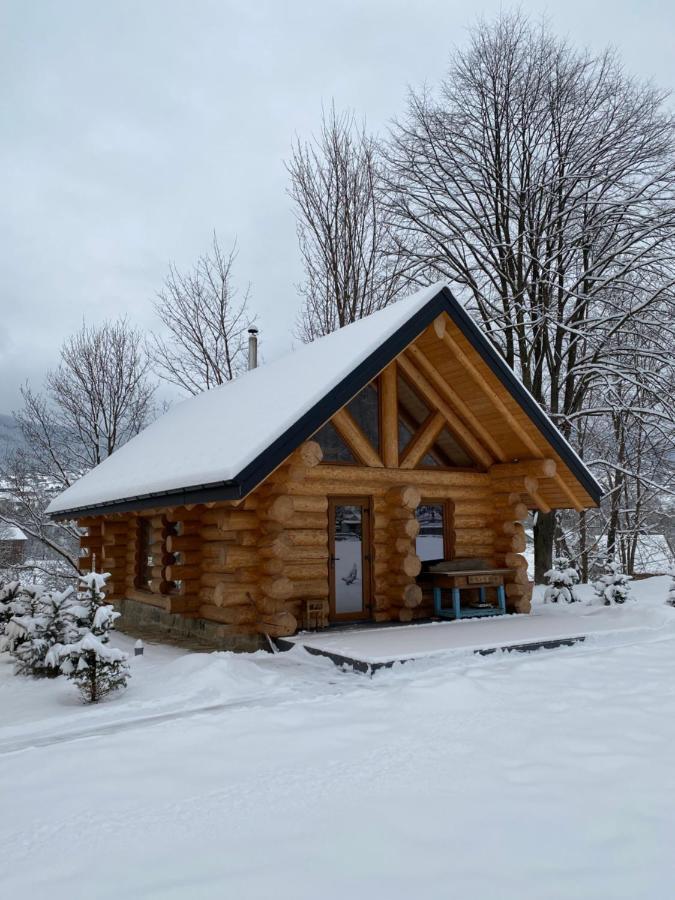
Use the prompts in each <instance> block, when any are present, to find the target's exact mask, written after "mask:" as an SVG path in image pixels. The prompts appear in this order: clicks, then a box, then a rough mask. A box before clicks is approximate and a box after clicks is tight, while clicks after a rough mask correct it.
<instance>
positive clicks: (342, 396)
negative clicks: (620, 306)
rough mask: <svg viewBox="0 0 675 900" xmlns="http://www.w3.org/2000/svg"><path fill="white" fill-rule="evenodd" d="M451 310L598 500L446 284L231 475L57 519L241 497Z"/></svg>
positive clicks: (582, 470)
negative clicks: (246, 463)
mask: <svg viewBox="0 0 675 900" xmlns="http://www.w3.org/2000/svg"><path fill="white" fill-rule="evenodd" d="M442 312H447V313H448V315H449V316H450V318H451V319H452V321H453V322H454V323H455V324H456V325H457V326H458V328H459V329H460V331H461V332H462V334H464V336H465V337H466V338H467V340H468V341H469V343H470V344H471V345H472V346H473V347H474V349H475V350H476V351H477V352H478V353H479V354H480V356H481V358H482V359H483V360H484V361H485V362H486V363H487V365H488V366H489V367H490V369H491V371H492V372H493V373H494V374H495V375H496V376H497V378H498V379H499V380H500V381H501V382H502V384H503V385H504V387H506V389H507V390H508V391H509V393H510V394H511V395H512V396H513V397H514V399H515V400H517V401H518V403H519V404H520V405H521V407H522V408H523V409H524V410H525V412H526V413H527V415H528V416H529V417H530V419H531V420H532V421H533V423H534V424H535V425H536V426H537V428H538V429H539V431H540V432H541V433H542V434H543V436H544V437H545V438H546V440H547V441H548V442H549V443H550V444H551V446H552V447H553V449H554V450H555V451H556V453H557V454H558V455H559V456H560V458H561V459H562V460H563V462H564V463H565V465H567V466H568V468H569V469H570V471H571V472H572V473H573V474H574V476H575V477H576V478H577V479H578V481H579V482H580V483H581V485H582V486H583V487H584V490H586V491H587V492H588V494H589V495H590V496H591V497H592V499H593V501H594V502H595V503H599V502H600V498H601V497H602V494H603V490H602V487H601V486H600V485H599V484H598V482H597V481H596V480H595V478H593V476H592V475H591V473H590V472H589V471H588V469H587V468H586V466H584V464H583V463H582V462H581V461H580V460H579V459H578V458H577V456H576V454H575V453H574V452H573V451H572V449H571V447H570V446H569V444H568V443H567V441H565V439H564V438H563V436H562V435H561V434H560V432H559V431H558V429H557V428H556V427H555V426H554V425H553V423H552V422H551V421H550V420H549V419H548V417H547V416H546V415H545V414H544V413H543V411H542V410H541V408H540V407H539V405H538V404H537V403H536V402H535V400H534V399H533V398H532V396H531V395H530V394H529V393H528V392H527V391H526V390H525V388H524V387H523V385H522V384H521V383H520V381H519V380H518V379H517V378H516V376H515V375H514V374H513V372H512V371H511V369H510V368H509V366H508V365H507V364H506V362H505V361H504V360H503V359H502V358H501V356H500V355H499V353H498V352H497V350H496V349H495V348H494V347H493V345H492V344H491V343H490V341H489V340H488V339H487V338H486V337H485V335H483V334H482V332H481V331H480V329H479V328H478V327H477V325H476V323H475V322H474V321H473V319H472V318H471V316H470V315H469V314H468V313H467V312H466V310H465V309H464V308H463V306H462V305H461V304H460V303H459V302H458V301H457V300H455V298H454V297H453V296H452V293H451V292H450V290H449V289H448V288H447V287H443V288H441V290H440V291H439V292H438V294H436V295H435V296H434V297H432V298H431V300H429V301H428V302H427V303H425V305H424V306H423V307H422V308H421V309H419V310H418V311H417V312H416V313H415V315H413V316H411V318H410V319H409V320H408V321H407V322H406V323H405V324H404V325H402V326H401V327H400V328H399V329H398V331H396V332H394V334H392V335H391V336H390V337H389V338H387V340H386V341H384V343H382V344H381V345H380V346H379V347H378V348H377V349H376V350H375V351H373V353H371V355H370V356H369V357H368V358H367V359H365V360H364V361H363V362H362V363H360V364H359V365H358V366H357V367H356V368H355V369H354V370H353V371H352V372H350V373H349V375H347V376H346V377H345V378H344V379H343V380H342V381H341V382H340V383H339V384H337V385H336V386H335V387H334V388H333V389H332V390H330V391H329V392H328V393H327V394H326V396H325V397H323V398H322V399H321V400H320V401H319V402H318V403H316V404H315V405H314V406H313V407H312V408H311V409H310V410H308V411H307V412H306V413H305V414H304V415H303V416H301V417H300V418H299V419H298V420H297V422H295V423H294V424H293V425H291V426H290V428H288V429H287V430H286V431H285V432H284V433H283V434H282V435H280V437H278V438H277V439H276V440H275V441H273V442H272V443H271V444H270V445H269V447H267V448H266V449H265V450H263V452H262V453H261V454H260V455H259V456H258V457H257V458H256V459H255V460H253V462H252V463H250V464H249V465H248V466H246V467H245V468H244V469H242V471H241V472H240V473H239V474H238V475H237V477H236V478H234V479H232V481H226V482H220V483H217V484H211V485H196V486H187V487H185V488H181V489H178V490H176V491H164V492H162V493H156V494H144V495H142V496H139V497H130V498H127V499H124V500H118V501H114V502H112V503H101V504H97V505H96V506H88V507H82V508H79V509H69V510H65V511H63V512H58V513H54V516H53V517H54V518H55V519H64V518H65V519H67V518H71V519H72V518H79V517H84V516H86V515H102V514H105V513H117V512H130V511H132V510H140V509H150V508H153V507H158V506H184V505H185V504H191V503H209V502H212V501H215V500H237V499H240V498H241V497H245V496H246V494H248V493H250V491H252V490H253V489H254V488H255V487H257V486H258V485H259V484H260V483H261V482H262V481H263V480H264V479H265V478H266V477H267V476H268V475H269V474H270V473H271V472H272V471H273V470H274V469H276V467H277V466H279V465H280V464H281V463H282V462H283V461H284V460H285V459H286V458H287V457H288V456H290V454H291V453H292V452H293V450H295V449H296V447H298V446H299V445H300V444H301V443H302V442H303V441H305V440H307V438H308V437H311V435H313V434H314V432H315V431H316V430H317V429H318V428H320V427H321V425H323V423H324V422H326V421H327V420H328V419H330V417H331V416H332V415H333V414H334V413H335V412H337V410H338V409H341V408H342V407H343V406H344V405H345V404H346V403H348V402H349V400H351V398H352V397H353V396H354V395H355V394H357V393H358V392H359V391H360V390H361V389H362V388H363V387H365V386H366V385H367V384H368V382H369V381H372V379H373V378H375V376H376V375H377V374H378V373H379V372H381V371H382V369H383V368H384V367H385V366H386V365H387V364H388V363H390V362H391V361H392V360H393V359H394V358H395V357H396V356H398V354H399V353H401V352H402V351H403V350H404V349H405V348H406V347H407V346H408V345H409V344H410V343H411V342H412V341H413V340H415V338H416V337H418V336H419V335H420V334H421V333H422V332H423V331H424V329H425V328H426V327H427V326H428V325H430V324H431V322H433V320H434V319H435V318H436V317H437V316H438V315H440V313H442Z"/></svg>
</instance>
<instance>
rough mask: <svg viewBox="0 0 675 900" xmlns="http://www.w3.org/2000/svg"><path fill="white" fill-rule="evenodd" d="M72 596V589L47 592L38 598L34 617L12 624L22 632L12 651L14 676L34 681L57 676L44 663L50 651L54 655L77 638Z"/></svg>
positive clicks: (57, 673) (20, 618)
mask: <svg viewBox="0 0 675 900" xmlns="http://www.w3.org/2000/svg"><path fill="white" fill-rule="evenodd" d="M72 592H73V590H72V588H67V589H66V590H65V591H61V592H59V591H51V592H50V591H48V592H46V593H44V594H42V595H41V596H40V597H39V598H38V600H37V604H36V611H35V614H34V615H24V616H16V617H15V618H14V619H13V620H12V621H13V622H14V623H15V625H16V627H17V628H20V629H22V630H23V632H24V638H23V640H21V641H19V642H18V643H17V644H16V646H15V647H14V649H13V651H12V655H13V657H14V659H15V660H16V671H17V672H18V673H20V674H23V675H34V676H36V677H38V678H40V677H46V678H54V677H56V676H57V675H60V674H61V672H60V670H59V669H58V668H57V667H55V666H53V665H51V663H50V662H48V656H49V654H50V652H51V651H52V650H55V651H56V652H58V648H60V647H61V646H62V645H64V644H68V643H70V641H72V640H74V639H75V638H76V637H77V629H76V627H75V619H74V617H73V614H72V608H71V607H72V600H71V595H72ZM49 659H50V660H51V656H49Z"/></svg>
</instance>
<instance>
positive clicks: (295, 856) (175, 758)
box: [0, 579, 675, 900]
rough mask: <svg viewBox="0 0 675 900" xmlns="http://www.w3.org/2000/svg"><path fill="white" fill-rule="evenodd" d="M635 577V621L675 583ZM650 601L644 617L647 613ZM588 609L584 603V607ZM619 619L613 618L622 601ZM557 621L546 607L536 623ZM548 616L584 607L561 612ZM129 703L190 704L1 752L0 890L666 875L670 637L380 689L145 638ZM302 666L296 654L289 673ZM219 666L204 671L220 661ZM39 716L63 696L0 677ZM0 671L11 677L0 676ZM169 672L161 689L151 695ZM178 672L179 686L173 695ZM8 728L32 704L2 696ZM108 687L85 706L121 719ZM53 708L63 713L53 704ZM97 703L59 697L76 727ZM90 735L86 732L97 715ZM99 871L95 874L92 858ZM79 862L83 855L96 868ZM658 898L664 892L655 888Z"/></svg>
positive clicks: (327, 895)
mask: <svg viewBox="0 0 675 900" xmlns="http://www.w3.org/2000/svg"><path fill="white" fill-rule="evenodd" d="M650 582H651V584H650V585H648V586H647V587H646V588H643V585H644V584H645V583H644V582H641V583H640V584H639V585H636V589H637V588H639V589H640V590H641V592H645V593H646V594H647V595H648V596H645V593H643V594H642V596H641V597H640V600H639V603H640V604H641V606H638V609H637V610H636V614H637V615H639V609H640V608H642V609H643V610H644V611H649V613H650V614H651V612H654V611H657V612H658V610H657V609H656V607H657V606H658V605H659V604H661V603H662V602H663V599H664V597H665V590H664V588H665V586H666V585H667V579H650ZM650 606H651V607H653V609H650ZM577 609H578V608H577ZM619 612H620V614H621V615H623V611H619ZM547 614H548V613H547ZM550 615H551V616H552V617H553V618H555V617H558V618H563V617H571V618H574V617H576V616H578V615H579V613H578V611H573V608H571V607H570V608H563V609H561V610H557V611H552V612H550ZM146 652H147V654H148V655H147V657H146V658H144V659H143V660H141V661H139V660H138V659H137V660H136V663H135V672H134V678H133V680H132V682H130V687H129V690H128V691H127V692H126V697H127V698H131V697H132V696H134V695H135V697H136V700H137V701H138V702H141V698H143V701H142V702H145V703H146V704H147V706H148V709H152V702H153V698H154V702H155V703H157V704H161V703H162V702H164V700H165V699H166V695H167V694H168V693H170V692H173V691H176V690H178V691H180V692H182V693H181V700H182V712H185V713H189V712H191V711H192V710H193V709H194V708H195V705H196V703H197V702H198V697H196V696H194V695H191V694H190V689H191V685H194V684H195V683H197V684H199V691H200V692H202V691H203V694H200V695H199V696H202V697H203V696H205V695H209V696H210V692H211V691H217V690H218V687H217V680H218V677H219V676H221V677H222V679H223V681H224V682H225V683H226V685H227V686H226V688H225V690H232V691H234V692H237V691H246V692H249V691H250V690H251V689H252V688H254V687H255V686H256V685H257V689H258V693H259V694H266V696H265V701H264V703H265V705H263V701H262V700H261V701H260V702H256V703H251V704H250V705H249V706H240V707H237V708H227V709H224V710H220V711H215V712H211V713H208V714H203V715H197V716H192V717H189V718H182V719H176V721H171V720H167V721H164V722H162V723H161V724H152V725H150V724H148V725H146V726H145V727H142V726H139V727H136V728H133V729H127V730H123V731H119V732H118V733H115V732H104V733H102V734H101V735H98V736H97V735H96V734H94V733H92V734H90V735H89V736H88V738H87V740H71V741H69V742H67V743H61V744H54V745H51V746H48V747H37V748H35V749H31V750H28V751H23V752H15V753H10V754H6V755H4V756H2V765H1V766H0V796H2V799H3V811H4V815H3V816H2V817H0V846H1V847H2V848H3V853H4V858H5V859H6V860H7V861H8V862H7V864H6V865H4V866H2V867H0V896H2V897H30V898H36V900H42V898H49V900H74V898H79V897H96V898H97V900H119V898H120V897H133V898H135V900H150V898H158V897H161V898H162V900H185V898H199V900H202V898H203V900H207V898H220V897H223V896H227V897H233V898H237V900H261V898H265V900H267V898H278V900H285V898H289V900H290V898H292V900H315V898H316V897H318V896H320V897H321V898H323V900H338V898H339V900H343V898H345V897H353V898H362V897H372V898H374V900H380V898H385V897H386V898H387V900H410V898H411V897H419V898H424V900H448V898H450V897H462V898H463V897H467V898H471V900H495V898H499V900H570V898H584V900H586V898H589V900H590V898H593V900H666V898H668V897H669V896H670V895H671V893H670V892H671V890H672V884H673V882H674V880H675V856H674V854H673V808H674V807H675V783H674V779H673V777H672V748H673V745H674V743H675V692H674V691H673V687H672V685H673V681H674V679H675V635H674V634H673V632H672V631H671V630H669V629H664V630H663V631H662V632H660V633H659V636H658V637H657V638H656V639H655V636H654V634H653V633H652V632H650V631H649V630H648V629H645V630H644V632H643V634H642V638H639V639H637V640H635V641H633V642H631V643H630V644H628V643H625V644H624V645H623V646H621V645H617V646H615V647H612V649H611V651H609V652H608V651H607V650H605V649H602V650H598V649H597V648H594V647H593V646H592V645H589V644H581V645H577V646H575V647H572V648H567V649H565V650H562V651H553V652H547V653H534V654H528V655H521V654H511V655H508V656H505V655H501V654H496V655H494V656H488V657H477V656H472V657H464V658H461V659H460V660H454V661H453V660H446V659H436V660H429V661H426V662H420V663H415V664H410V665H406V666H397V667H395V668H394V669H393V670H387V671H385V672H383V673H381V674H378V676H377V677H376V678H374V679H369V678H364V677H362V676H355V675H344V674H342V673H340V672H339V671H338V670H337V669H336V668H335V667H334V666H332V664H330V663H327V664H326V665H324V666H315V661H314V659H313V658H312V657H310V656H309V655H308V654H305V653H302V654H298V653H296V652H295V651H293V652H291V653H288V654H280V655H278V656H274V657H271V656H267V657H263V656H262V655H260V656H256V657H254V658H251V657H246V656H239V657H235V656H232V655H230V654H227V655H224V654H212V655H210V656H206V655H204V654H199V655H183V656H182V657H181V656H180V655H179V652H178V651H176V650H173V649H171V648H160V647H152V646H149V647H148V648H147V651H146ZM302 659H305V660H306V662H305V663H304V664H301V662H300V661H301V660H302ZM211 667H213V668H212V670H211V672H210V674H209V673H208V671H207V670H209V669H211ZM6 669H7V670H8V669H9V667H8V666H2V667H0V690H2V689H3V688H4V687H6V686H7V685H5V684H4V682H5V681H8V680H11V681H10V683H11V685H12V690H13V689H14V687H15V686H16V685H17V684H21V685H23V687H24V688H25V690H24V691H23V702H24V705H25V706H31V707H33V715H34V716H35V714H36V710H37V708H38V707H41V708H42V709H43V710H45V709H47V707H48V706H49V703H52V704H53V700H54V699H55V697H54V696H52V698H50V701H49V703H48V702H47V701H45V700H44V697H45V693H44V692H45V691H47V693H49V692H50V691H52V690H53V689H55V688H56V687H57V686H56V685H52V684H44V683H40V682H31V681H30V680H28V679H19V678H15V677H14V676H11V675H9V674H8V671H7V672H6V671H5V670H6ZM6 675H7V676H8V678H5V676H6ZM163 678H165V683H163ZM181 679H182V681H181ZM7 699H9V698H8V694H7V692H3V694H2V695H0V708H2V711H3V717H2V722H0V726H2V725H3V724H5V723H6V722H7V719H8V717H9V718H11V717H12V716H14V715H20V714H21V715H23V714H26V710H21V709H20V708H19V705H18V704H17V703H12V704H10V706H9V708H8V707H7V706H6V705H5V702H4V701H6V700H7ZM125 702H127V701H126V700H124V699H123V697H122V695H118V698H116V699H113V700H111V701H110V702H108V703H104V704H102V706H101V707H99V708H98V709H97V710H95V713H96V716H98V717H99V721H103V720H104V718H105V717H106V716H108V717H111V716H113V715H116V712H115V710H116V709H118V708H119V706H118V704H124V703H125ZM56 705H57V706H59V703H58V702H57V704H56ZM91 711H92V710H91V708H90V707H83V706H79V705H78V706H77V709H76V710H74V709H73V708H71V709H70V710H67V709H66V708H65V706H61V707H60V712H61V715H67V716H68V717H70V721H71V722H72V721H73V720H74V716H73V712H76V713H77V714H78V716H79V720H80V722H81V721H83V720H85V719H90V712H91ZM90 721H91V719H90ZM102 859H105V860H110V861H111V863H110V865H108V867H107V868H106V870H105V872H104V873H103V875H102V874H101V871H102V870H101V865H97V864H96V860H102ZM92 861H93V862H92ZM669 885H670V886H671V887H669Z"/></svg>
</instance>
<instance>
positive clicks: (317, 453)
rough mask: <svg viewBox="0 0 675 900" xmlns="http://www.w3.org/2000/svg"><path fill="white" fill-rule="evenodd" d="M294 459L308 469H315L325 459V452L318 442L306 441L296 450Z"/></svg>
mask: <svg viewBox="0 0 675 900" xmlns="http://www.w3.org/2000/svg"><path fill="white" fill-rule="evenodd" d="M292 459H293V461H294V462H297V463H299V464H300V465H302V466H306V467H307V468H308V469H313V468H314V466H318V465H319V463H320V462H321V460H322V459H323V450H322V449H321V447H320V446H319V444H318V443H317V441H305V442H304V443H303V444H300V446H299V447H298V448H297V450H295V452H294V453H293V457H292Z"/></svg>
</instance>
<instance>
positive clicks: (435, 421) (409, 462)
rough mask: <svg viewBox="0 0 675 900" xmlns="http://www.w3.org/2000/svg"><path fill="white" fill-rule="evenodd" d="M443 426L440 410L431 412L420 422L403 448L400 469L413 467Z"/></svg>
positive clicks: (443, 420) (443, 419)
mask: <svg viewBox="0 0 675 900" xmlns="http://www.w3.org/2000/svg"><path fill="white" fill-rule="evenodd" d="M444 427H445V416H444V415H443V413H441V412H436V413H431V414H430V415H429V416H428V417H427V419H426V421H425V422H423V423H422V425H421V426H420V428H419V429H418V430H417V432H416V433H415V434H414V435H413V437H412V440H411V441H410V443H409V444H408V446H407V447H406V449H405V453H404V454H403V459H402V460H401V468H402V469H414V468H415V466H416V465H417V464H418V463H419V461H420V460H421V459H422V458H423V456H424V455H425V453H427V452H428V451H429V450H430V449H431V446H432V444H433V443H434V441H435V440H436V438H437V437H438V435H439V434H440V433H441V431H442V430H443V428H444Z"/></svg>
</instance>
